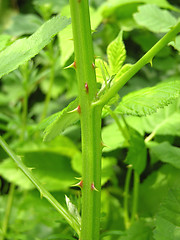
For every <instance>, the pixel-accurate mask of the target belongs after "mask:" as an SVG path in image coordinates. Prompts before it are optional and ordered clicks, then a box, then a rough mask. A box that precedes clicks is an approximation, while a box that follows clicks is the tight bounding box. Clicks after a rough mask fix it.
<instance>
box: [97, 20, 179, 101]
mask: <svg viewBox="0 0 180 240" xmlns="http://www.w3.org/2000/svg"><path fill="white" fill-rule="evenodd" d="M179 31H180V21H179V22H178V23H177V25H176V26H174V27H172V29H171V30H170V31H169V32H168V33H167V34H166V35H165V36H164V37H162V38H161V39H160V40H159V41H158V42H157V43H156V44H155V45H154V46H153V47H152V48H151V49H150V50H149V51H148V52H147V53H146V54H145V55H144V56H143V57H142V58H141V59H140V60H139V61H137V62H136V63H135V64H134V65H133V66H132V67H131V68H130V69H129V70H128V71H127V72H126V73H125V74H123V75H122V76H121V77H120V78H119V80H118V81H117V82H115V83H114V84H113V85H112V86H111V88H110V89H109V90H108V91H107V92H106V93H105V94H104V95H103V96H102V97H101V98H100V99H99V100H98V101H96V102H94V105H101V106H104V105H105V104H106V103H108V102H109V100H110V99H111V98H112V97H114V96H115V94H117V93H118V91H119V90H120V89H121V88H122V87H123V86H124V85H125V84H126V83H127V81H128V80H129V79H130V78H132V77H133V76H134V75H135V74H136V73H137V72H138V71H139V70H140V69H141V68H142V67H143V66H144V65H146V64H147V63H149V62H151V61H152V59H153V57H154V56H155V55H156V54H157V53H158V52H159V51H160V50H161V49H162V48H163V47H164V46H165V45H167V44H168V43H169V42H170V41H171V40H172V39H173V38H174V37H175V36H176V35H177V33H178V32H179Z"/></svg>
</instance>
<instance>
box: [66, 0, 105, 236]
mask: <svg viewBox="0 0 180 240" xmlns="http://www.w3.org/2000/svg"><path fill="white" fill-rule="evenodd" d="M70 8H71V19H72V28H73V39H74V52H75V63H76V64H75V66H76V74H77V80H78V91H79V104H80V109H81V113H80V120H81V138H82V161H83V173H82V179H83V188H82V227H81V240H99V229H100V196H101V195H100V191H101V150H102V147H101V111H102V109H101V106H96V107H94V106H92V102H93V101H94V100H95V97H96V93H97V84H96V76H95V69H94V67H95V66H94V52H93V45H92V36H91V27H90V17H89V5H88V0H70ZM93 184H94V186H95V187H96V188H97V190H98V191H95V190H94V189H92V188H93Z"/></svg>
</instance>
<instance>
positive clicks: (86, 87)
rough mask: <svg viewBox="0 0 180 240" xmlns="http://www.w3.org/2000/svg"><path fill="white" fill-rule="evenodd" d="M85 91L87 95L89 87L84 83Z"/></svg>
mask: <svg viewBox="0 0 180 240" xmlns="http://www.w3.org/2000/svg"><path fill="white" fill-rule="evenodd" d="M85 89H86V93H89V87H88V84H87V83H85Z"/></svg>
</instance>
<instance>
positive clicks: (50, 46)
mask: <svg viewBox="0 0 180 240" xmlns="http://www.w3.org/2000/svg"><path fill="white" fill-rule="evenodd" d="M48 51H49V55H50V58H51V69H50V81H49V87H48V92H47V94H46V97H45V101H44V109H43V113H42V116H41V121H42V120H43V119H44V118H45V117H46V115H47V111H48V106H49V102H50V99H51V92H52V87H53V84H54V76H55V66H54V59H53V47H52V43H50V44H49V46H48Z"/></svg>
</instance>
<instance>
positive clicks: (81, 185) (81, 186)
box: [71, 180, 83, 188]
mask: <svg viewBox="0 0 180 240" xmlns="http://www.w3.org/2000/svg"><path fill="white" fill-rule="evenodd" d="M71 187H80V188H83V180H81V181H80V182H78V183H76V184H73V185H71Z"/></svg>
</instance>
